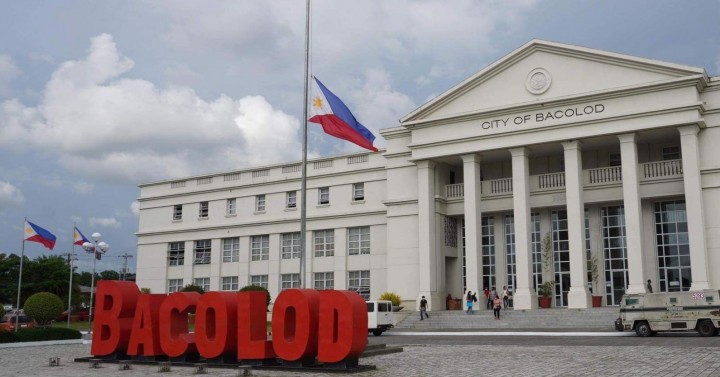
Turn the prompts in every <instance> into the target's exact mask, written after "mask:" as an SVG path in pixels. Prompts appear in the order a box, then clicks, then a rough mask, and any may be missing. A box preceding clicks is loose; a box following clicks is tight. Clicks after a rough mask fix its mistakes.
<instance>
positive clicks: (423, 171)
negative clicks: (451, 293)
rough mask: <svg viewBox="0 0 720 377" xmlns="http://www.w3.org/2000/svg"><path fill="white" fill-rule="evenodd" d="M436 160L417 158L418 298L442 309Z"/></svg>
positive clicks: (434, 307) (433, 307)
mask: <svg viewBox="0 0 720 377" xmlns="http://www.w3.org/2000/svg"><path fill="white" fill-rule="evenodd" d="M435 166H436V164H435V162H433V161H430V160H423V161H418V162H417V167H418V227H419V229H418V234H419V237H418V239H419V245H418V251H419V265H420V266H419V268H420V270H419V271H418V283H419V286H420V291H419V292H418V297H417V301H418V302H419V301H420V299H421V297H422V296H425V298H426V299H427V300H428V304H429V305H430V308H431V309H433V310H439V309H441V308H443V307H445V304H444V301H443V300H444V299H445V297H444V296H443V297H441V295H439V294H438V292H437V287H438V284H437V279H438V277H439V276H438V273H437V259H438V256H437V253H438V250H437V248H436V247H435V243H436V242H435V241H436V236H435V223H436V221H435Z"/></svg>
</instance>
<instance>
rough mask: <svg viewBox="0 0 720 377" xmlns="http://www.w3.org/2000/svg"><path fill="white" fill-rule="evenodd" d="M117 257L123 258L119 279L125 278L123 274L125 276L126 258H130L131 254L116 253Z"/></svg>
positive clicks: (126, 270)
mask: <svg viewBox="0 0 720 377" xmlns="http://www.w3.org/2000/svg"><path fill="white" fill-rule="evenodd" d="M117 257H118V258H123V259H125V260H124V261H123V267H122V270H120V280H125V276H126V275H127V273H128V268H127V264H128V259H129V258H132V257H133V256H132V255H130V254H128V253H125V254H123V255H118V256H117Z"/></svg>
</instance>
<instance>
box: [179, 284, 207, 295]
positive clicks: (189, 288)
mask: <svg viewBox="0 0 720 377" xmlns="http://www.w3.org/2000/svg"><path fill="white" fill-rule="evenodd" d="M180 292H197V293H199V294H203V293H205V290H204V289H202V287H200V286H197V285H194V284H188V285H186V286H184V287H183V289H181V290H180Z"/></svg>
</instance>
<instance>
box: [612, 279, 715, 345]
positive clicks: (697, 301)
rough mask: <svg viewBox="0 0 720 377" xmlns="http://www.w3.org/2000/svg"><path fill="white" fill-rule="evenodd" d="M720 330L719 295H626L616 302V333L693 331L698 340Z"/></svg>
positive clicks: (646, 333)
mask: <svg viewBox="0 0 720 377" xmlns="http://www.w3.org/2000/svg"><path fill="white" fill-rule="evenodd" d="M719 327H720V291H718V290H711V289H706V290H702V291H685V292H667V293H643V294H626V295H624V296H623V297H622V300H621V302H620V318H618V319H617V320H615V329H616V330H618V331H625V330H634V331H635V333H636V334H637V335H638V336H654V335H656V334H657V333H658V331H690V330H695V331H697V332H698V333H699V334H700V335H701V336H713V335H717V333H718V328H719Z"/></svg>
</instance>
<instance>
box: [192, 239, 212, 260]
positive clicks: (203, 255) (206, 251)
mask: <svg viewBox="0 0 720 377" xmlns="http://www.w3.org/2000/svg"><path fill="white" fill-rule="evenodd" d="M193 264H210V240H198V241H195V260H194V261H193Z"/></svg>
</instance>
